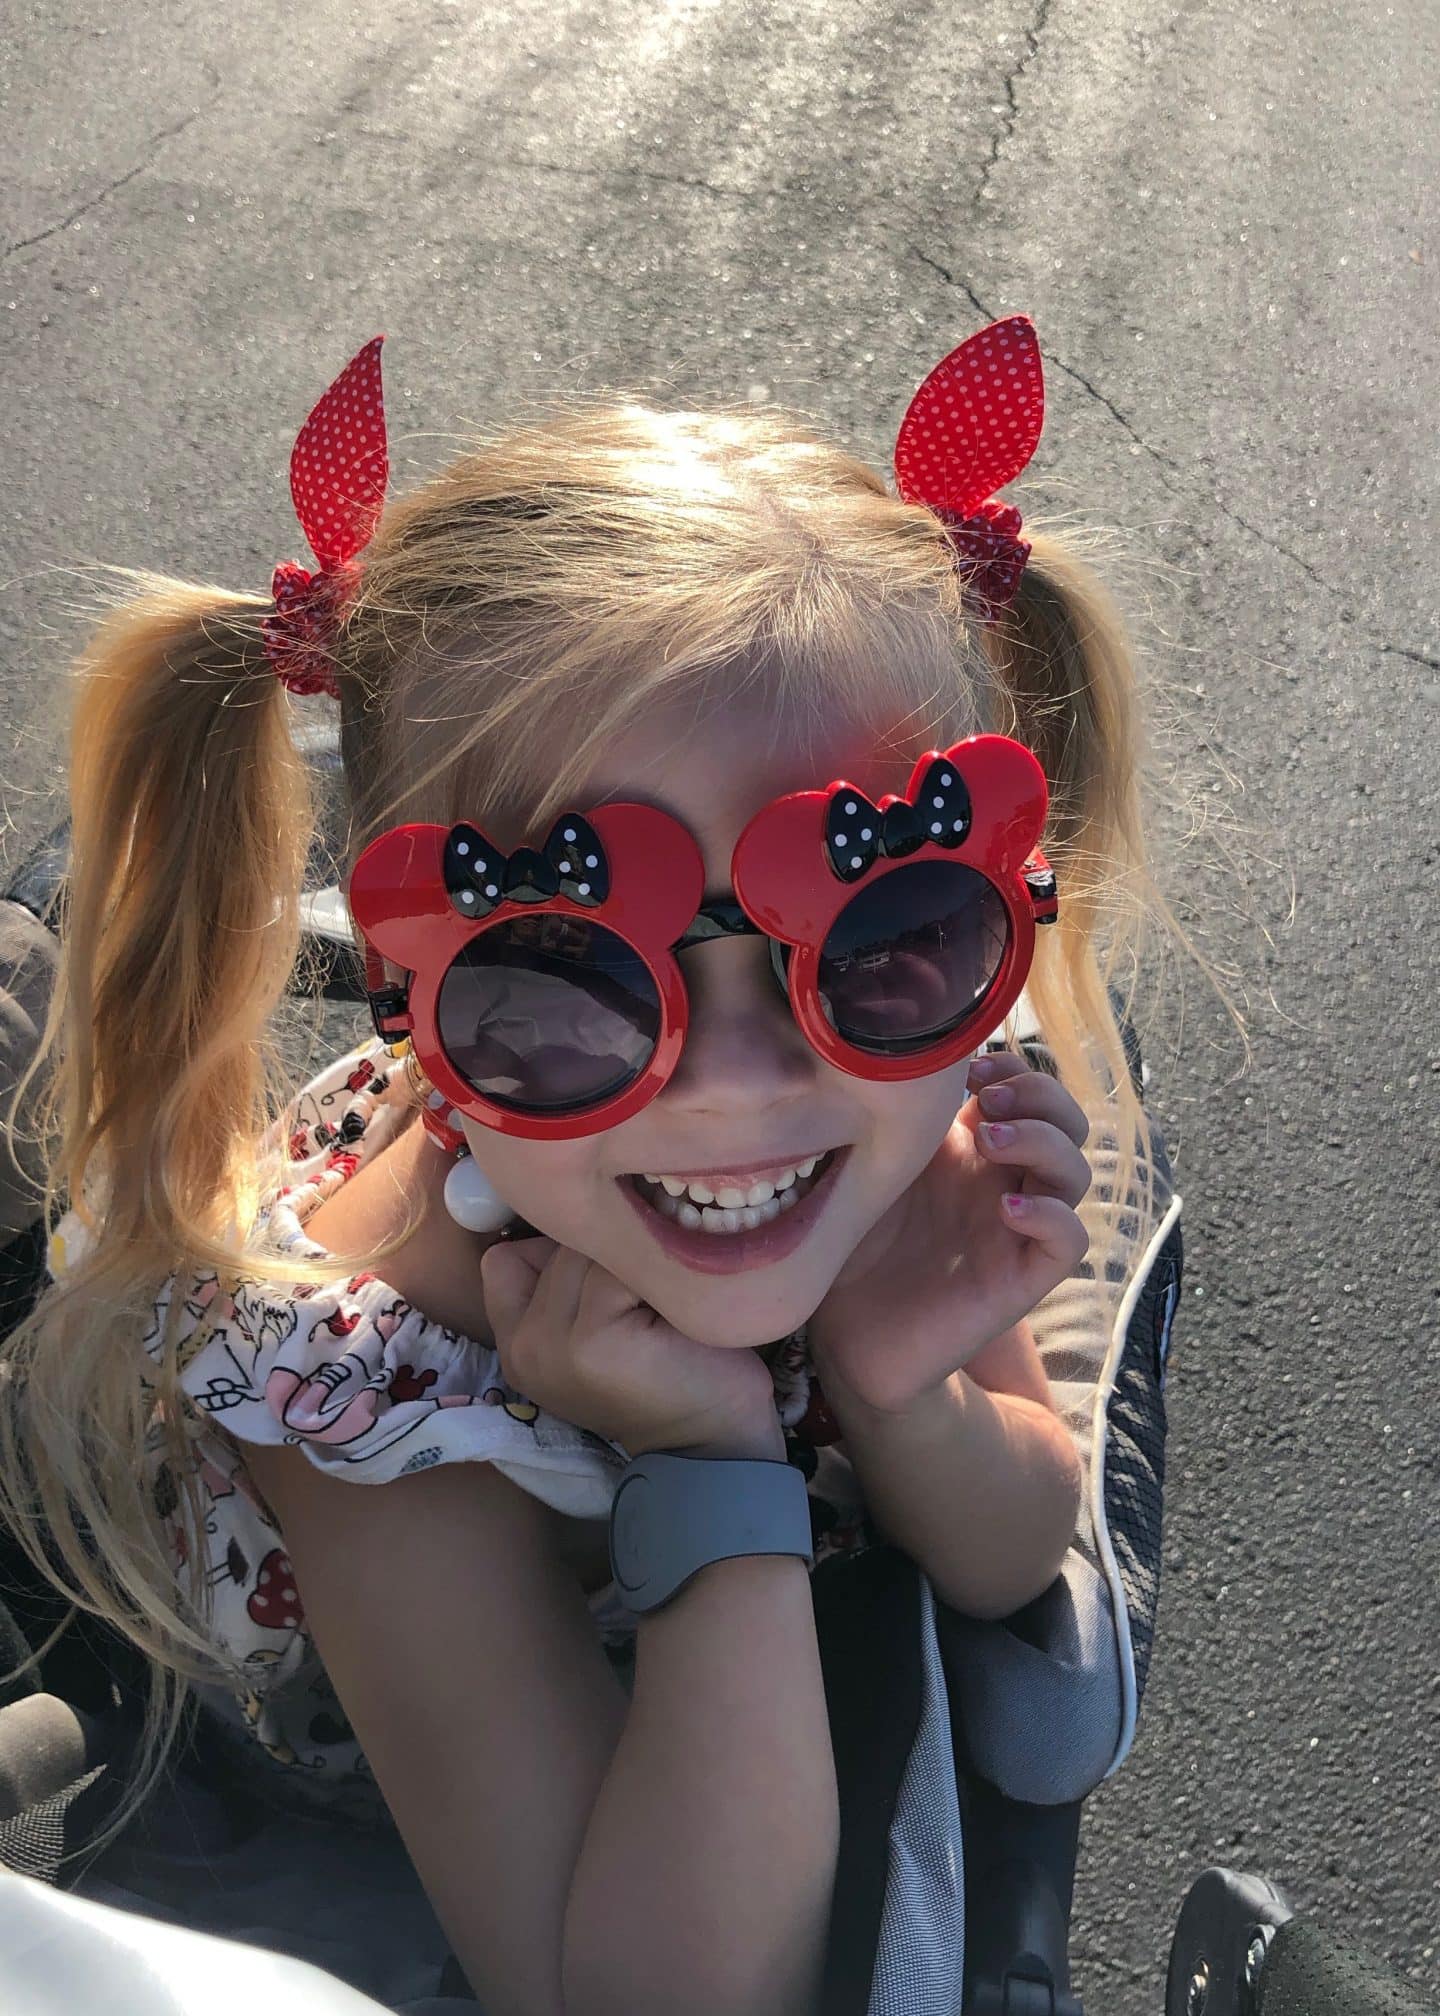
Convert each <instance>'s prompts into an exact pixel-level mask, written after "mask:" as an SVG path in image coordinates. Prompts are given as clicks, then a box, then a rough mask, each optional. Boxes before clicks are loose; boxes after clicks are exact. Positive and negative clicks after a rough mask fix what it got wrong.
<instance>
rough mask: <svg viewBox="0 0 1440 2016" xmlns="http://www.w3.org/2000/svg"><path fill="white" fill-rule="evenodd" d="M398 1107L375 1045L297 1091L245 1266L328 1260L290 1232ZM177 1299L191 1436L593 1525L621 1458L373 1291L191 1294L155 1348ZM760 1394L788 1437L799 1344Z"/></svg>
mask: <svg viewBox="0 0 1440 2016" xmlns="http://www.w3.org/2000/svg"><path fill="white" fill-rule="evenodd" d="M405 1100H406V1094H405V1090H404V1078H403V1071H402V1069H401V1064H400V1059H399V1058H398V1057H397V1055H396V1054H395V1053H394V1051H393V1050H392V1049H391V1048H390V1046H388V1045H386V1044H383V1043H380V1042H378V1041H372V1042H370V1043H367V1044H362V1045H361V1046H359V1047H358V1048H357V1049H355V1050H353V1051H351V1052H349V1053H348V1054H347V1055H346V1056H344V1057H341V1058H339V1059H337V1060H336V1061H335V1062H334V1063H333V1064H332V1065H331V1066H330V1067H329V1068H328V1069H327V1070H326V1071H324V1072H322V1073H321V1074H320V1076H319V1077H317V1078H316V1079H314V1080H312V1081H311V1083H310V1084H309V1085H307V1086H306V1087H305V1089H304V1091H303V1092H301V1093H300V1094H299V1096H298V1097H297V1099H296V1100H295V1102H294V1104H293V1105H292V1107H291V1108H290V1110H289V1112H288V1113H287V1114H286V1116H285V1118H284V1120H283V1121H282V1122H281V1123H280V1125H279V1126H278V1127H277V1128H276V1129H273V1130H272V1132H271V1134H270V1135H269V1136H268V1137H267V1140H266V1142H265V1144H264V1154H265V1157H266V1160H267V1163H268V1164H269V1166H270V1167H271V1168H272V1170H273V1173H274V1177H275V1181H274V1182H273V1185H272V1187H271V1189H270V1193H269V1195H268V1197H267V1200H266V1204H265V1208H264V1210H263V1212H262V1216H261V1219H260V1222H259V1225H258V1226H257V1230H256V1234H255V1236H254V1240H253V1242H252V1244H253V1249H254V1250H256V1251H258V1252H264V1251H265V1250H267V1249H268V1250H269V1251H271V1252H275V1253H280V1254H283V1255H285V1256H286V1257H287V1258H289V1259H307V1258H313V1259H320V1258H327V1257H328V1255H327V1254H326V1250H325V1248H324V1247H322V1246H320V1245H319V1244H318V1243H317V1242H316V1241H315V1240H313V1239H310V1238H309V1237H307V1235H306V1232H305V1229H304V1228H305V1219H306V1218H307V1217H308V1216H309V1215H310V1213H311V1212H312V1211H313V1210H315V1209H316V1208H317V1206H318V1205H319V1204H320V1203H321V1202H322V1201H323V1200H324V1198H325V1197H327V1196H329V1195H332V1194H333V1193H334V1190H335V1189H337V1188H338V1187H340V1185H341V1184H343V1183H345V1182H347V1181H348V1180H349V1179H350V1177H351V1176H353V1175H354V1174H355V1172H356V1171H357V1170H358V1169H360V1168H362V1167H363V1166H364V1165H365V1163H366V1162H367V1161H369V1160H371V1159H373V1157H374V1156H375V1155H376V1154H377V1153H378V1152H379V1150H380V1148H381V1147H383V1146H385V1145H386V1144H387V1143H388V1142H389V1141H390V1140H393V1139H394V1137H395V1135H396V1133H397V1131H398V1127H399V1123H400V1122H401V1120H403V1118H404V1113H405ZM81 1243H82V1238H81V1234H80V1231H79V1227H78V1223H77V1221H74V1220H72V1219H66V1220H65V1221H63V1222H62V1224H61V1226H60V1227H59V1228H58V1231H57V1234H56V1237H55V1239H54V1240H53V1241H52V1256H54V1257H53V1258H52V1271H58V1264H59V1263H64V1262H68V1263H70V1264H73V1263H74V1261H75V1259H76V1258H77V1257H78V1249H79V1247H80V1245H81ZM243 1265H244V1259H243V1255H242V1257H241V1261H240V1266H241V1269H242V1270H243ZM180 1292H182V1291H181V1289H180V1285H179V1283H178V1281H177V1279H176V1278H175V1277H173V1276H172V1278H171V1279H170V1280H169V1281H168V1282H167V1283H166V1284H165V1286H164V1288H163V1289H162V1290H161V1292H160V1294H159V1296H158V1297H157V1298H156V1302H155V1310H154V1319H153V1322H152V1324H151V1328H150V1330H149V1333H148V1334H147V1337H146V1339H145V1343H146V1349H147V1350H148V1351H149V1352H150V1354H151V1356H152V1357H155V1358H158V1357H159V1356H160V1354H161V1353H162V1352H163V1351H165V1350H166V1349H167V1348H168V1349H170V1350H173V1351H174V1352H175V1354H176V1356H175V1363H176V1368H177V1373H178V1379H179V1384H180V1388H181V1390H182V1391H183V1392H184V1393H185V1395H186V1396H187V1397H188V1399H189V1400H190V1402H191V1403H192V1405H193V1407H194V1409H195V1411H196V1413H197V1415H198V1416H199V1417H200V1419H201V1421H202V1423H203V1424H204V1425H205V1426H208V1427H211V1428H216V1429H220V1430H223V1432H224V1434H225V1435H227V1436H230V1437H233V1438H235V1439H236V1440H237V1441H239V1442H242V1443H244V1442H256V1443H266V1444H272V1445H275V1444H289V1445H293V1446H296V1447H299V1448H301V1449H303V1451H304V1453H305V1455H306V1457H307V1458H308V1459H309V1461H310V1462H312V1463H313V1464H314V1465H315V1466H316V1468H317V1469H320V1470H323V1471H325V1472H327V1473H328V1474H330V1475H333V1476H337V1477H344V1478H347V1479H349V1480H350V1481H352V1482H354V1483H360V1484H385V1483H388V1482H390V1480H391V1479H392V1478H395V1477H402V1476H407V1475H409V1474H411V1473H412V1472H414V1471H417V1470H426V1469H429V1468H431V1467H432V1466H433V1465H435V1464H437V1463H464V1462H473V1463H493V1464H494V1465H495V1466H496V1468H497V1469H499V1470H501V1471H502V1472H504V1474H505V1475H506V1476H508V1477H510V1478H512V1479H513V1480H514V1482H516V1483H517V1484H519V1485H521V1486H522V1488H524V1489H525V1490H527V1491H529V1492H531V1493H532V1494H533V1495H534V1496H536V1497H538V1498H541V1499H543V1500H544V1501H545V1502H546V1503H547V1504H549V1505H552V1506H554V1507H555V1508H556V1509H557V1510H558V1511H560V1512H563V1513H567V1514H569V1515H571V1516H572V1517H576V1518H603V1517H605V1516H606V1515H607V1514H608V1512H609V1509H610V1501H611V1498H612V1497H613V1495H614V1491H615V1486H616V1484H617V1483H618V1481H619V1478H620V1474H621V1472H622V1471H623V1470H624V1468H625V1464H626V1462H627V1460H628V1458H627V1455H626V1452H625V1451H624V1449H623V1448H622V1447H621V1446H620V1445H619V1444H617V1443H612V1442H608V1441H606V1440H605V1439H604V1438H603V1437H602V1436H599V1435H596V1434H593V1433H592V1432H591V1431H590V1430H588V1429H585V1428H580V1427H577V1426H575V1425H574V1424H573V1423H571V1422H568V1421H564V1420H561V1419H560V1418H558V1417H557V1416H555V1415H553V1414H549V1413H546V1412H545V1410H544V1409H543V1408H540V1407H537V1406H535V1405H534V1404H533V1403H532V1402H531V1401H530V1400H528V1399H527V1398H526V1396H525V1395H524V1394H523V1393H521V1392H519V1391H518V1390H517V1389H516V1388H515V1387H513V1386H512V1385H511V1384H510V1383H509V1382H508V1380H507V1379H506V1377H505V1374H504V1371H503V1370H502V1368H501V1364H500V1359H499V1355H498V1353H497V1352H496V1351H495V1349H494V1347H493V1346H492V1345H488V1344H482V1343H478V1342H476V1341H475V1340H474V1339H472V1338H469V1337H464V1336H461V1335H460V1334H459V1333H458V1332H457V1331H454V1330H450V1329H447V1328H446V1327H445V1326H444V1325H443V1324H439V1323H434V1322H432V1321H430V1320H429V1318H427V1317H425V1316H423V1315H422V1314H421V1313H420V1311H419V1310H418V1309H416V1308H414V1307H413V1305H412V1304H411V1303H409V1302H407V1301H406V1300H405V1299H404V1298H403V1297H402V1296H401V1295H399V1294H397V1293H396V1291H395V1290H394V1289H393V1288H391V1287H389V1286H388V1285H387V1284H386V1283H385V1282H384V1281H382V1280H381V1279H379V1277H378V1276H376V1275H375V1274H357V1275H355V1276H353V1277H352V1278H351V1279H349V1280H348V1281H343V1282H339V1283H332V1284H323V1285H322V1284H318V1283H317V1284H314V1285H309V1284H300V1285H298V1286H291V1285H289V1284H284V1283H281V1284H274V1283H269V1282H267V1281H265V1280H264V1279H262V1278H257V1277H255V1276H248V1275H246V1274H245V1273H244V1272H243V1271H241V1272H240V1273H239V1274H238V1276H237V1277H234V1278H232V1280H231V1281H230V1282H229V1283H228V1284H222V1282H221V1280H220V1278H219V1277H218V1276H217V1275H216V1274H214V1273H207V1274H201V1275H198V1276H191V1277H190V1278H189V1280H188V1281H187V1283H186V1284H185V1286H184V1289H183V1294H184V1301H183V1305H182V1308H181V1311H180V1313H179V1315H178V1316H177V1317H176V1318H175V1319H174V1324H173V1329H171V1331H170V1335H169V1337H168V1338H167V1326H170V1324H171V1302H172V1298H173V1297H174V1296H175V1295H176V1294H177V1293H180ZM772 1377H773V1380H774V1385H775V1401H776V1408H777V1411H778V1414H779V1418H780V1421H781V1424H782V1426H784V1427H793V1426H794V1425H795V1423H796V1422H797V1421H799V1420H800V1418H801V1417H802V1415H803V1414H804V1412H805V1410H806V1407H807V1405H808V1404H809V1398H810V1375H809V1363H808V1358H807V1355H806V1352H805V1350H804V1344H803V1338H802V1337H797V1338H796V1339H794V1340H790V1342H789V1343H788V1344H787V1346H786V1348H784V1349H783V1350H782V1351H781V1352H779V1353H777V1355H776V1363H775V1365H774V1367H773V1369H772Z"/></svg>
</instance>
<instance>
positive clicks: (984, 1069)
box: [970, 1051, 1000, 1085]
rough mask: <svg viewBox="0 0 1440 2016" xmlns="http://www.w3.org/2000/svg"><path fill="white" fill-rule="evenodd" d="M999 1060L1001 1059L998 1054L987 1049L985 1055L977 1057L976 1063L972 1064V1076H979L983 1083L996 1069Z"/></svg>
mask: <svg viewBox="0 0 1440 2016" xmlns="http://www.w3.org/2000/svg"><path fill="white" fill-rule="evenodd" d="M999 1062H1000V1059H999V1057H998V1056H996V1055H995V1054H994V1053H993V1052H990V1051H986V1052H985V1053H984V1054H983V1055H981V1056H979V1057H977V1058H976V1059H975V1061H974V1063H973V1064H972V1065H971V1066H970V1076H971V1077H972V1078H978V1079H979V1081H980V1082H981V1084H982V1085H983V1084H984V1082H985V1080H986V1079H987V1078H988V1077H989V1076H990V1074H991V1072H992V1071H994V1069H995V1067H996V1065H997V1064H998V1063H999Z"/></svg>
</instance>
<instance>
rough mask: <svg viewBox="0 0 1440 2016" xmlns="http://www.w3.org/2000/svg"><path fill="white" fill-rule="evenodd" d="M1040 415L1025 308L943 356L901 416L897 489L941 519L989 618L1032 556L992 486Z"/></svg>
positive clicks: (1034, 437) (1040, 389) (1016, 518)
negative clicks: (926, 506)
mask: <svg viewBox="0 0 1440 2016" xmlns="http://www.w3.org/2000/svg"><path fill="white" fill-rule="evenodd" d="M1044 424H1045V378H1044V374H1043V372H1042V371H1041V368H1040V344H1039V341H1038V339H1037V337H1036V335H1035V325H1034V323H1033V322H1032V321H1031V320H1030V317H1029V316H1028V315H1009V316H1007V317H1006V318H1005V319H1004V320H1003V321H1001V322H992V323H991V324H990V325H989V327H988V328H985V329H981V330H979V331H978V332H977V333H976V334H975V335H974V336H970V337H967V339H966V340H965V342H963V343H962V344H961V345H960V346H959V348H958V349H955V350H952V351H951V352H950V355H949V356H948V357H943V358H942V359H941V360H940V362H939V363H938V364H937V365H936V366H935V369H934V370H933V371H932V372H931V373H930V375H929V377H928V378H927V379H926V380H925V382H924V384H923V385H922V386H921V387H920V389H919V391H918V392H917V393H916V394H915V397H914V398H913V399H912V400H911V401H910V405H909V408H908V409H907V411H906V414H905V418H904V419H903V420H902V421H901V423H900V432H899V435H898V437H897V438H896V442H895V478H896V482H897V484H898V486H899V490H900V495H901V496H902V497H903V498H904V499H905V501H906V503H907V504H927V505H928V506H929V507H930V509H931V510H932V511H934V512H935V513H937V515H938V516H939V517H941V518H943V519H944V521H945V524H946V528H947V530H948V531H949V534H950V540H951V543H952V544H953V546H954V548H955V553H956V559H957V561H958V563H959V565H960V567H961V569H962V571H963V574H964V577H965V591H964V592H965V601H966V605H967V607H969V608H972V609H973V610H974V612H975V613H976V615H978V616H979V617H980V618H981V620H982V621H984V622H987V623H993V622H994V621H995V620H996V618H997V617H998V616H999V615H1000V614H1001V613H1002V611H1003V610H1005V609H1007V608H1009V606H1010V604H1011V603H1012V602H1013V601H1014V600H1015V595H1016V592H1017V590H1018V589H1019V586H1020V576H1021V575H1022V574H1023V573H1024V571H1025V562H1026V561H1027V560H1028V559H1029V557H1030V543H1029V541H1028V540H1026V539H1022V538H1021V537H1020V536H1019V534H1020V526H1021V518H1020V513H1019V512H1018V511H1017V510H1016V508H1015V506H1014V505H1013V504H997V503H996V502H995V498H994V493H995V492H996V491H997V490H1002V489H1003V488H1004V487H1005V485H1006V484H1007V483H1013V482H1014V480H1015V478H1016V477H1017V476H1018V475H1019V474H1020V471H1021V470H1022V469H1023V468H1024V467H1025V465H1026V463H1027V462H1028V461H1029V460H1030V457H1031V456H1032V455H1033V454H1034V453H1035V448H1036V444H1037V443H1038V442H1039V439H1040V430H1041V428H1042V427H1043V426H1044Z"/></svg>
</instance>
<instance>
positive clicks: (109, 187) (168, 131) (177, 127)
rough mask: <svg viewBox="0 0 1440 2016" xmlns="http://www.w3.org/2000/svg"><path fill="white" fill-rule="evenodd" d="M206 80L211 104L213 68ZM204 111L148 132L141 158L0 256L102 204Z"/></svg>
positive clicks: (46, 235) (62, 227) (37, 241)
mask: <svg viewBox="0 0 1440 2016" xmlns="http://www.w3.org/2000/svg"><path fill="white" fill-rule="evenodd" d="M210 81H211V83H212V85H213V87H214V89H213V92H212V96H211V100H210V102H211V104H212V105H213V104H214V102H215V98H216V97H217V96H218V95H219V91H220V79H219V78H218V77H217V76H216V75H215V74H214V72H213V71H212V72H211V73H210ZM206 110H208V107H205V106H197V107H196V109H195V110H194V111H193V112H187V113H186V114H185V117H184V118H183V119H177V120H176V122H175V124H174V125H173V126H164V127H162V128H161V130H160V131H159V132H158V133H155V134H152V135H151V137H150V139H149V140H148V141H147V143H146V146H147V149H148V151H147V153H146V155H145V158H144V160H143V161H139V162H137V163H136V165H135V166H134V167H133V168H128V169H127V170H126V171H125V173H124V174H123V175H117V176H116V178H115V180H114V181H113V182H107V183H106V184H105V187H104V188H103V189H100V190H98V191H97V192H96V194H95V195H93V196H88V197H87V198H86V199H85V201H84V202H83V203H81V204H78V205H77V206H76V208H75V209H73V210H71V211H69V212H68V213H67V215H65V216H64V217H62V218H60V220H59V222H58V223H55V224H47V225H46V226H45V229H44V230H43V231H37V232H35V234H34V235H33V236H32V237H30V238H17V239H16V240H15V242H14V243H13V244H12V245H7V246H6V247H5V248H4V250H3V251H0V259H8V258H9V257H10V256H11V254H12V253H15V252H24V251H26V250H27V249H28V248H29V247H30V246H31V245H42V244H43V243H44V242H45V240H46V239H47V238H53V237H54V236H55V234H56V233H57V232H58V231H66V230H68V229H69V228H70V226H71V225H72V224H73V223H74V222H75V221H76V219H77V218H79V217H83V216H84V215H85V213H86V211H87V210H93V209H95V207H96V205H97V204H100V203H103V202H104V201H105V199H106V197H107V196H113V195H114V194H115V192H116V190H117V189H123V188H124V187H125V184H126V183H127V182H133V181H134V180H135V177H136V176H137V175H142V174H143V173H144V172H145V170H146V169H147V168H148V167H149V166H150V165H151V163H152V162H153V161H154V159H155V157H156V155H157V154H158V153H159V152H160V149H161V148H162V147H163V146H164V145H165V143H166V141H167V140H173V139H174V138H175V136H176V135H177V134H179V133H183V132H184V131H185V128H186V127H187V126H193V125H194V124H195V121H196V120H197V119H198V118H199V117H200V115H201V113H202V112H203V111H206Z"/></svg>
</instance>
